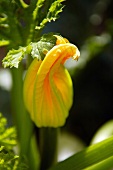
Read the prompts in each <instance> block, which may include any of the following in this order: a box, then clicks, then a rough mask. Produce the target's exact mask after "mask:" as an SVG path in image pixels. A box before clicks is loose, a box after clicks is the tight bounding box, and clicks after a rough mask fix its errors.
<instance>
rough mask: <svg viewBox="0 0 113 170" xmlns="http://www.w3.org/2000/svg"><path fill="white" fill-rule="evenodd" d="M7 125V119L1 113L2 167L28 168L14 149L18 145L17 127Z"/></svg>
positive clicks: (17, 169)
mask: <svg viewBox="0 0 113 170" xmlns="http://www.w3.org/2000/svg"><path fill="white" fill-rule="evenodd" d="M6 126H7V119H6V118H5V117H3V116H2V114H1V113H0V169H1V170H21V169H22V170H25V169H26V170H27V169H28V167H27V165H26V164H25V163H24V161H22V160H20V158H19V156H18V155H15V153H14V151H13V147H14V146H16V145H17V133H16V130H15V127H8V128H7V127H6Z"/></svg>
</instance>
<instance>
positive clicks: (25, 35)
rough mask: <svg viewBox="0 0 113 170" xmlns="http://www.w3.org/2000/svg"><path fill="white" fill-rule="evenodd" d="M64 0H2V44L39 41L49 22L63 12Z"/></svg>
mask: <svg viewBox="0 0 113 170" xmlns="http://www.w3.org/2000/svg"><path fill="white" fill-rule="evenodd" d="M63 1H64V0H48V1H46V0H31V1H30V3H29V4H26V3H25V1H23V0H7V1H5V0H1V1H0V46H4V45H9V49H10V48H11V47H14V48H15V47H16V48H17V47H18V46H25V45H28V44H29V43H30V42H31V41H37V39H38V38H39V35H40V33H41V31H42V29H43V28H44V27H45V25H46V24H47V23H48V22H51V21H55V20H56V19H57V18H58V17H59V13H60V12H62V9H63V7H64V6H63V5H62V2H63Z"/></svg>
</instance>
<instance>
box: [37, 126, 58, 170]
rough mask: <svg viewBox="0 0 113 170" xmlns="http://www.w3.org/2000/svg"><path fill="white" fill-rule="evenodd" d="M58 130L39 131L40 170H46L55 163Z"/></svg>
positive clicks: (42, 129) (45, 129)
mask: <svg viewBox="0 0 113 170" xmlns="http://www.w3.org/2000/svg"><path fill="white" fill-rule="evenodd" d="M58 132H59V129H57V128H56V129H55V128H41V129H40V154H41V164H40V170H46V169H48V168H49V167H51V166H52V165H53V164H54V163H55V162H56V155H57V141H58Z"/></svg>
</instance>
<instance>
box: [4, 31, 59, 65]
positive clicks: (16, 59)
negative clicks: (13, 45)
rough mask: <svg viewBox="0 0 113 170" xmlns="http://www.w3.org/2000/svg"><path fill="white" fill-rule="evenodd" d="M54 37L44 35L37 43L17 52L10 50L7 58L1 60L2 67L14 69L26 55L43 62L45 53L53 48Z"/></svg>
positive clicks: (21, 48) (51, 34) (50, 34)
mask: <svg viewBox="0 0 113 170" xmlns="http://www.w3.org/2000/svg"><path fill="white" fill-rule="evenodd" d="M55 44H56V37H55V36H54V35H53V33H49V34H44V35H43V36H42V37H41V38H40V40H39V41H38V42H31V43H30V44H29V45H28V46H26V47H20V48H19V49H18V50H14V49H13V50H10V51H9V52H8V53H7V56H6V57H5V58H4V59H3V65H4V67H10V68H11V67H16V68H18V66H19V63H20V62H21V60H22V59H23V58H24V57H25V56H26V55H29V54H30V55H31V56H32V57H33V58H37V59H38V60H43V59H44V57H45V55H46V53H47V52H48V51H49V50H50V49H51V48H53V47H54V46H55Z"/></svg>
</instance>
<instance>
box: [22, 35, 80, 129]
mask: <svg viewBox="0 0 113 170" xmlns="http://www.w3.org/2000/svg"><path fill="white" fill-rule="evenodd" d="M55 36H56V38H57V41H56V45H55V46H54V47H53V48H52V49H51V50H50V51H48V52H47V54H46V56H45V58H44V60H43V61H42V60H38V59H37V58H35V59H34V60H33V62H32V63H31V65H30V67H29V69H28V71H27V74H26V77H25V80H24V101H25V105H26V108H27V110H28V111H29V113H30V115H31V118H32V120H33V121H34V122H35V124H36V125H37V126H38V127H59V126H63V125H64V123H65V121H66V118H67V116H68V113H69V110H70V108H71V106H72V102H73V86H72V80H71V77H70V75H69V73H68V71H67V70H66V69H65V68H64V66H63V64H64V62H65V61H66V60H67V59H68V58H70V57H73V59H75V60H78V58H79V55H80V52H79V50H78V49H77V47H76V46H75V45H73V44H71V43H69V42H68V40H67V39H65V38H62V37H61V36H58V35H55Z"/></svg>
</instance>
